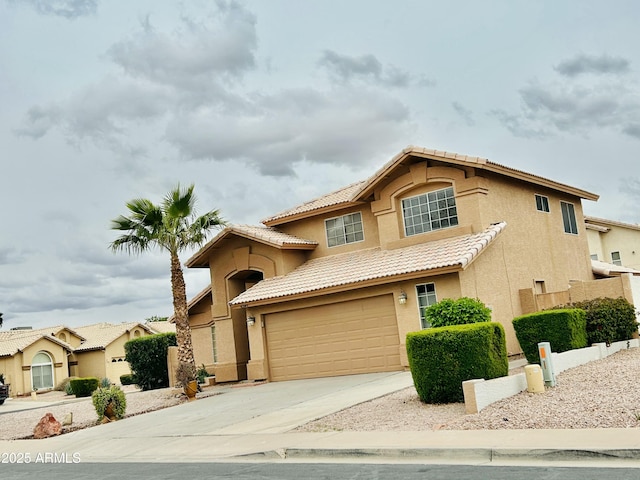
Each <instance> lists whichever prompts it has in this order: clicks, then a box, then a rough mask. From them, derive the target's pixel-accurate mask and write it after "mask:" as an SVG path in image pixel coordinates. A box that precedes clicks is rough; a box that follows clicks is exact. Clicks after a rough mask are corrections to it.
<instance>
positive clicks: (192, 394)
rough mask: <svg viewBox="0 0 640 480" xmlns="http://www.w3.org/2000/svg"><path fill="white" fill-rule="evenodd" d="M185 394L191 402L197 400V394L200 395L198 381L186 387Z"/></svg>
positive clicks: (193, 381) (192, 381) (191, 382)
mask: <svg viewBox="0 0 640 480" xmlns="http://www.w3.org/2000/svg"><path fill="white" fill-rule="evenodd" d="M184 393H185V395H186V396H187V397H188V398H189V400H193V399H194V398H196V393H198V381H197V380H191V381H190V382H189V383H187V384H186V385H185V386H184Z"/></svg>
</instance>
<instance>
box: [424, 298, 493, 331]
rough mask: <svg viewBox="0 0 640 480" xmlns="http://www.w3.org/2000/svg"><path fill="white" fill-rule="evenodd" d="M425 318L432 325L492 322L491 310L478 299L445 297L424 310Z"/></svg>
mask: <svg viewBox="0 0 640 480" xmlns="http://www.w3.org/2000/svg"><path fill="white" fill-rule="evenodd" d="M424 316H425V320H426V321H427V322H428V324H429V325H431V326H432V327H447V326H451V325H464V324H467V323H478V322H490V321H491V310H490V309H489V308H487V307H486V306H485V305H484V303H482V302H481V301H480V300H478V299H474V298H468V297H462V298H459V299H457V300H452V299H451V298H445V299H443V300H441V301H439V302H437V303H434V304H433V305H430V306H428V307H427V308H426V309H425V311H424Z"/></svg>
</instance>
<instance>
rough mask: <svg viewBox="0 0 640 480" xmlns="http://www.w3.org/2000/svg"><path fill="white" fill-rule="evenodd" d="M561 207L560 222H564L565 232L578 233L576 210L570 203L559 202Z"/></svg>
mask: <svg viewBox="0 0 640 480" xmlns="http://www.w3.org/2000/svg"><path fill="white" fill-rule="evenodd" d="M560 208H561V209H562V222H563V223H564V231H565V233H573V234H574V235H577V234H578V223H577V222H576V211H575V209H574V207H573V204H572V203H567V202H560Z"/></svg>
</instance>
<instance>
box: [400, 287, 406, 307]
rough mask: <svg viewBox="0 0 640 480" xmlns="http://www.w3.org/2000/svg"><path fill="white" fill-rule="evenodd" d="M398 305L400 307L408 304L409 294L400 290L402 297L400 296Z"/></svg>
mask: <svg viewBox="0 0 640 480" xmlns="http://www.w3.org/2000/svg"><path fill="white" fill-rule="evenodd" d="M398 303H399V304H400V305H404V304H405V303H407V294H406V293H404V290H400V295H398Z"/></svg>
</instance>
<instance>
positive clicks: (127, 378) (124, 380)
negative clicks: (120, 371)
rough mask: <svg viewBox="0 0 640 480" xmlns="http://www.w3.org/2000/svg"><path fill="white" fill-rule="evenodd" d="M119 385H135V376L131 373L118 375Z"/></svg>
mask: <svg viewBox="0 0 640 480" xmlns="http://www.w3.org/2000/svg"><path fill="white" fill-rule="evenodd" d="M120 383H121V384H122V385H135V384H136V383H137V382H136V376H135V375H134V374H132V373H126V374H124V375H120Z"/></svg>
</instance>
